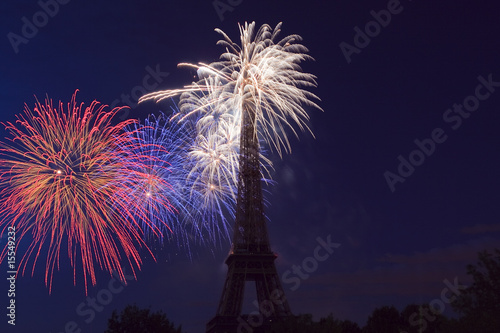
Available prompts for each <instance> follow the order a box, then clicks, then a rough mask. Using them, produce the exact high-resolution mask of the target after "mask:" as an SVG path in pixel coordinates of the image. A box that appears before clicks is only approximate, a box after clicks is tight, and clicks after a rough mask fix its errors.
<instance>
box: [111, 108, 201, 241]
mask: <svg viewBox="0 0 500 333" xmlns="http://www.w3.org/2000/svg"><path fill="white" fill-rule="evenodd" d="M126 131H127V133H128V135H129V136H130V138H131V140H132V141H139V142H140V144H137V145H133V146H131V147H122V148H123V150H124V151H126V152H127V154H126V155H125V157H124V162H125V163H127V164H130V165H131V167H130V169H134V168H136V169H137V168H139V169H137V170H136V171H138V172H139V173H140V174H142V175H144V177H142V178H138V177H134V178H131V177H130V176H129V174H128V171H127V172H123V173H122V174H121V176H120V177H119V178H117V181H119V182H120V183H124V184H127V186H125V188H126V189H127V191H129V192H128V197H127V194H126V193H124V195H123V196H122V199H123V204H124V205H130V206H131V210H132V213H133V214H134V215H137V213H138V214H139V215H138V217H139V218H140V219H141V220H144V217H143V216H141V214H143V212H147V214H148V216H147V218H146V220H147V221H148V223H147V224H146V225H145V226H144V227H145V228H144V232H145V234H146V236H148V235H150V236H151V235H152V236H154V237H158V236H159V238H160V240H161V241H163V240H164V237H165V238H167V239H168V240H172V239H173V238H175V239H176V240H177V242H178V243H179V245H181V243H182V245H188V244H187V243H188V242H187V239H188V238H189V237H190V236H193V235H192V233H194V234H195V236H196V235H199V233H200V232H199V230H197V225H196V224H195V223H193V222H192V219H191V215H190V214H191V212H193V211H194V210H195V208H194V207H193V203H192V202H191V201H190V200H188V196H187V194H186V192H187V191H186V184H187V177H188V172H189V170H188V168H186V166H185V165H186V163H187V160H188V149H189V148H190V146H191V142H192V130H191V128H190V124H189V123H187V122H186V123H183V124H178V123H176V122H171V121H170V119H169V118H168V117H166V116H165V115H164V114H163V113H160V115H159V116H158V117H156V116H154V115H150V116H149V117H148V118H146V119H145V120H144V124H133V125H129V126H128V127H127V128H126ZM145 156H146V157H147V158H148V160H147V163H143V162H141V160H142V159H144V157H145ZM137 162H139V163H137ZM119 196H121V193H120V195H119ZM119 201H122V200H121V199H119Z"/></svg>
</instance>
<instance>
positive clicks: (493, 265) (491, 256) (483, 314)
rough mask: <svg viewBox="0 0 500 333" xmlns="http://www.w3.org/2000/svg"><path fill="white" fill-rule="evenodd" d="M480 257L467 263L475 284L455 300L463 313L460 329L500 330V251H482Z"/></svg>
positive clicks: (453, 302)
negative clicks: (475, 263) (476, 261)
mask: <svg viewBox="0 0 500 333" xmlns="http://www.w3.org/2000/svg"><path fill="white" fill-rule="evenodd" d="M478 260H479V261H478V263H477V266H474V265H467V274H468V275H471V276H472V279H473V283H472V285H471V286H469V287H467V288H465V290H463V291H462V292H461V293H460V295H458V296H457V298H456V299H454V300H453V301H452V303H451V305H452V307H453V309H454V310H455V311H456V312H458V313H459V314H460V318H459V320H458V326H457V332H458V331H460V332H462V331H463V332H482V333H490V332H491V333H496V332H500V316H499V314H500V250H499V249H495V250H494V251H493V253H489V252H488V251H483V252H480V253H479V254H478Z"/></svg>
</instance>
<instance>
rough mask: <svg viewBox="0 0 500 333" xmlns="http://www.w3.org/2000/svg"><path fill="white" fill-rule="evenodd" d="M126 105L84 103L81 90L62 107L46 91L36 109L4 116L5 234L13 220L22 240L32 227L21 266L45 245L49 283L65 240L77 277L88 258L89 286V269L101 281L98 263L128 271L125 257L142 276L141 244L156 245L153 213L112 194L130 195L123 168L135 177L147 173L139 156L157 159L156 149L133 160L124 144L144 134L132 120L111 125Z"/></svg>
mask: <svg viewBox="0 0 500 333" xmlns="http://www.w3.org/2000/svg"><path fill="white" fill-rule="evenodd" d="M119 111H120V108H115V109H112V110H110V111H106V110H105V106H104V105H100V104H99V103H98V102H96V101H94V102H92V103H91V105H90V106H88V107H86V108H84V106H83V103H82V104H77V102H76V92H75V94H74V95H73V97H72V99H71V101H70V102H69V103H68V104H67V109H65V108H64V105H63V103H62V102H59V104H58V105H57V108H56V107H55V106H54V105H53V102H52V101H51V100H49V99H48V98H47V99H46V100H45V104H42V103H40V102H38V101H37V103H36V104H35V107H34V110H33V111H31V110H30V109H29V107H28V106H27V105H26V106H25V110H24V114H20V115H18V116H17V121H16V122H15V123H10V122H7V123H6V124H4V126H5V127H6V130H7V131H8V132H9V133H10V138H8V139H7V140H8V141H10V142H8V143H5V142H0V189H1V191H0V195H1V199H0V216H1V220H0V226H1V227H2V234H3V233H4V232H5V230H6V229H7V227H8V226H11V225H15V226H16V230H19V234H18V235H19V236H18V240H19V241H22V240H23V238H25V237H26V236H27V235H29V234H31V237H32V242H31V244H30V245H29V246H28V250H27V252H26V253H25V254H24V256H23V257H22V260H21V262H20V265H19V268H20V272H21V273H22V274H24V273H25V270H26V268H27V265H28V263H29V262H30V261H31V259H33V267H32V274H33V273H34V270H35V266H36V264H37V261H38V259H39V258H40V256H41V255H42V253H45V252H46V263H45V283H46V285H47V286H48V287H49V290H50V291H51V290H52V278H53V274H54V269H55V268H56V267H57V269H58V270H59V260H60V252H61V250H62V247H63V246H64V245H65V244H66V243H67V251H68V256H69V258H70V262H71V265H72V267H73V273H74V283H75V284H76V266H77V261H78V260H81V267H82V270H83V276H84V283H85V291H87V284H88V276H90V281H91V282H92V284H93V285H95V283H96V277H95V269H96V265H98V266H99V267H100V268H101V269H104V270H107V271H108V272H109V273H110V274H111V273H112V271H114V270H115V271H117V272H118V274H119V276H120V277H121V278H122V279H124V274H123V270H122V263H121V261H122V258H123V257H125V258H126V260H127V261H128V264H129V265H130V267H131V268H132V270H133V271H134V276H135V268H134V267H137V268H140V265H141V263H142V260H141V256H140V254H139V251H138V247H142V246H144V247H145V248H146V249H147V250H148V251H149V249H148V248H147V246H146V244H145V243H144V240H143V238H142V236H143V231H142V229H141V228H142V227H143V222H144V221H145V223H146V224H148V219H147V214H146V213H145V212H143V213H140V214H138V213H137V212H138V211H139V208H140V207H139V206H137V207H135V209H136V213H135V214H132V213H130V210H129V209H130V204H128V203H125V201H124V200H114V201H112V200H110V199H111V198H116V197H117V196H120V195H122V194H123V197H122V199H123V198H124V197H125V193H127V192H129V191H130V190H131V189H130V188H127V185H128V184H130V183H127V184H120V183H119V182H117V181H116V179H117V177H118V176H120V175H121V174H122V173H124V172H126V173H128V175H129V177H130V178H131V179H135V178H139V179H141V178H143V177H144V170H141V168H140V167H138V166H137V164H141V165H142V164H143V165H146V166H147V165H149V164H148V163H149V162H150V161H151V157H150V156H142V158H141V159H140V160H138V161H136V162H135V164H133V165H132V164H131V163H129V162H126V159H124V158H123V157H124V155H125V154H126V153H127V151H124V150H123V147H131V146H134V145H136V144H137V142H136V141H133V140H131V139H130V136H129V135H126V134H125V133H124V132H123V129H124V127H126V126H131V125H132V124H133V123H134V121H133V120H128V121H124V122H121V123H119V124H118V125H115V126H113V125H111V119H112V118H113V116H115V115H116V113H117V112H119ZM124 161H125V162H124ZM127 197H128V198H130V196H129V195H128V196H127ZM137 216H139V217H142V218H144V221H142V222H141V221H139V220H138V217H137ZM18 244H19V242H18ZM6 249H7V247H5V248H4V250H3V252H2V254H1V256H0V259H3V258H5V255H6V253H7V251H6ZM149 252H150V251H149ZM150 253H151V252H150ZM79 258H80V259H79Z"/></svg>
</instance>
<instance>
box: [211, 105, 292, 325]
mask: <svg viewBox="0 0 500 333" xmlns="http://www.w3.org/2000/svg"><path fill="white" fill-rule="evenodd" d="M238 177H239V179H238V197H237V203H236V221H235V225H234V234H233V244H232V247H231V252H230V254H229V256H228V258H227V259H226V265H227V266H228V272H227V276H226V281H225V284H224V289H223V291H222V297H221V299H220V302H219V307H218V309H217V313H216V316H215V317H214V318H213V319H212V320H211V321H210V322H209V323H208V324H207V333H234V332H238V331H241V332H247V331H248V332H250V330H249V329H251V332H254V333H257V332H266V329H267V328H268V327H269V325H270V323H271V322H272V321H275V320H280V319H283V318H285V317H287V316H290V315H291V311H290V307H289V305H288V302H287V300H286V298H285V293H284V291H283V288H282V286H281V281H280V279H279V276H278V273H277V271H276V266H275V265H274V260H275V259H276V255H275V254H274V253H273V252H272V251H271V245H270V243H269V236H268V233H267V226H266V219H265V216H264V209H263V200H262V184H261V179H262V174H261V170H260V160H259V141H258V138H257V130H256V116H255V105H252V104H251V103H246V104H245V105H244V107H243V121H242V128H241V137H240V167H239V176H238ZM247 281H255V287H256V291H257V301H258V305H259V308H260V314H259V316H258V318H252V316H249V315H244V314H242V313H241V312H242V306H243V297H244V295H243V294H244V289H245V283H246V282H247ZM245 327H246V328H245Z"/></svg>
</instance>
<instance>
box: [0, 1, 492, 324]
mask: <svg viewBox="0 0 500 333" xmlns="http://www.w3.org/2000/svg"><path fill="white" fill-rule="evenodd" d="M48 2H49V3H53V2H54V1H51V0H48ZM41 3H44V0H42V1H41ZM61 3H64V4H61ZM219 3H222V4H226V6H228V7H226V8H228V10H226V11H225V12H223V13H218V12H217V10H216V8H215V7H214V4H213V3H212V1H209V0H207V1H127V0H122V1H115V0H110V1H82V0H71V1H68V0H65V1H63V0H60V3H59V5H58V7H59V8H58V9H57V10H55V9H54V7H50V8H49V9H48V10H52V11H53V13H52V16H53V17H49V16H46V15H45V16H44V15H43V14H39V13H38V12H40V11H42V10H43V9H42V7H43V6H42V5H41V4H40V3H38V2H37V1H27V0H25V1H18V0H16V1H14V0H12V1H3V3H2V9H1V14H0V17H1V19H0V33H1V35H2V36H3V37H2V39H1V42H0V55H1V61H0V68H1V75H0V87H1V89H0V112H1V115H0V120H1V121H3V122H5V121H13V120H15V114H18V113H20V112H22V110H23V107H24V103H27V104H28V106H30V107H33V105H34V103H35V98H34V96H35V95H36V96H37V97H38V98H39V99H40V100H42V99H44V98H45V95H48V96H49V97H50V98H52V99H54V100H57V101H58V100H62V101H63V102H68V101H69V100H70V98H71V95H72V94H73V92H74V91H75V90H76V89H79V90H80V92H79V93H78V96H77V100H78V101H83V102H85V103H86V105H88V104H90V102H92V101H93V100H94V99H95V100H98V101H100V102H102V103H105V104H108V105H125V103H127V102H126V101H125V98H122V95H123V96H125V95H132V97H131V103H133V102H134V97H133V96H136V97H137V96H138V95H141V94H142V93H141V90H143V89H144V87H145V86H150V87H152V86H154V88H153V90H147V91H148V92H149V91H154V90H158V89H169V88H176V87H181V86H183V85H184V84H188V83H191V81H192V80H193V75H194V74H195V73H194V72H193V71H192V70H189V69H186V68H178V67H177V64H178V63H180V62H192V63H197V62H205V63H210V62H212V61H215V60H217V59H218V56H219V55H220V54H221V53H222V52H223V51H224V50H223V49H222V48H221V47H219V46H217V45H216V42H217V40H219V35H218V34H217V33H216V32H215V31H214V29H215V28H221V29H222V30H223V31H224V32H226V33H227V34H228V35H229V36H230V37H231V38H232V39H233V40H239V37H238V26H237V24H238V23H244V22H245V21H256V23H257V25H259V26H260V25H261V24H264V23H268V24H270V25H271V26H272V27H274V26H275V25H276V24H277V23H279V22H283V28H282V35H281V36H282V37H285V36H287V35H290V34H298V35H300V36H302V37H303V44H304V45H305V46H307V47H308V49H309V50H310V55H311V56H313V57H314V58H315V61H310V62H306V63H304V64H303V69H304V70H305V71H307V72H311V73H313V74H315V75H316V76H317V77H318V79H317V81H318V88H317V89H314V90H313V92H314V93H315V94H316V95H318V96H319V97H320V98H321V102H320V106H321V107H322V108H323V110H324V112H321V111H318V110H312V109H311V110H310V116H311V121H310V127H311V128H312V130H313V132H314V135H315V138H313V137H312V135H311V134H309V133H301V134H300V135H299V138H298V139H295V138H293V139H292V140H291V141H292V142H291V143H292V154H288V155H284V156H283V159H280V158H279V156H277V155H271V156H270V158H271V159H272V161H273V163H274V171H273V173H272V177H273V179H274V180H275V181H276V184H275V185H273V186H271V187H267V188H266V191H267V192H266V194H265V197H266V200H267V201H268V202H269V203H268V206H267V208H266V213H267V216H268V217H269V220H270V221H269V224H268V227H269V233H270V238H271V244H272V248H273V250H274V251H275V252H276V253H277V254H278V259H277V260H276V266H277V269H278V272H279V275H280V276H282V282H283V288H284V290H285V293H286V296H287V298H288V299H289V303H290V306H291V308H292V311H293V312H294V313H295V314H300V313H312V314H313V315H314V318H315V319H319V318H320V317H321V316H326V315H328V314H329V313H332V314H333V316H334V317H336V318H339V319H350V320H353V321H356V322H357V323H358V324H360V326H362V325H364V324H365V322H366V319H367V318H368V316H369V314H370V313H371V312H372V311H373V310H374V309H375V308H376V307H379V306H383V305H394V306H395V307H397V308H398V309H399V310H402V308H404V306H406V305H407V304H410V303H423V302H430V301H432V300H434V299H440V297H441V292H442V290H443V289H444V288H445V287H446V283H445V282H443V281H444V280H448V281H451V282H452V283H453V281H454V279H455V278H456V277H457V278H458V279H460V280H461V281H463V283H464V284H466V283H467V282H470V280H469V279H468V277H467V275H466V267H465V266H466V265H467V264H470V263H475V262H476V259H477V252H479V251H482V250H485V249H492V248H494V247H497V248H498V247H500V209H499V208H498V207H499V202H500V191H499V190H498V189H499V187H500V175H499V172H498V170H500V158H499V157H498V156H499V154H498V148H497V147H498V146H499V143H500V140H499V139H500V136H499V135H498V129H499V125H500V70H499V66H498V61H499V59H500V39H499V38H498V34H499V33H500V20H499V19H500V16H499V10H498V4H497V3H496V2H494V1H471V0H468V1H460V2H457V1H450V0H446V1H439V2H438V1H429V0H413V1H411V0H402V1H401V2H399V1H394V0H391V1H387V0H382V1H379V0H377V1H345V0H342V1H325V0H310V1H249V0H245V1H236V0H235V1H227V0H220V1H219ZM229 3H232V5H229ZM221 6H223V5H221ZM229 9H230V10H229ZM388 9H389V13H391V12H392V14H391V16H390V19H389V18H388V16H387V15H386V16H384V15H382V14H377V13H380V11H381V10H386V11H387V10H388ZM372 11H373V12H372ZM34 16H35V20H38V21H37V22H38V23H39V25H40V27H39V28H38V31H37V32H36V33H35V32H33V31H29V29H28V30H27V29H26V28H25V29H24V30H25V31H24V33H25V34H28V35H29V38H26V39H23V42H18V43H17V44H16V42H14V43H12V42H11V40H10V39H12V38H13V37H12V36H13V34H15V35H17V36H18V37H19V38H24V37H22V35H23V25H25V24H26V22H33V19H34ZM375 16H377V17H378V18H379V20H381V21H382V25H384V26H381V25H380V24H378V23H374V22H376V21H375ZM44 17H49V18H48V20H47V22H44V20H43V19H44ZM371 21H373V22H372V23H370V22H371ZM40 22H41V23H40ZM365 28H368V34H369V35H371V37H370V36H368V35H365ZM359 31H361V34H362V35H360V33H359ZM11 33H12V34H11ZM9 34H10V35H9ZM363 35H364V36H365V38H363ZM9 36H10V39H9ZM366 36H367V37H366ZM16 38H17V37H16ZM18 40H20V39H18ZM13 44H14V45H13ZM151 72H153V73H155V72H156V74H155V75H151ZM167 73H168V74H167ZM147 75H151V77H150V79H147V82H146V83H147V84H146V85H145V84H144V80H145V77H146V76H147ZM151 78H154V79H151ZM169 105H170V104H169V103H168V102H166V103H160V104H155V103H154V102H147V103H145V104H141V105H140V106H138V107H135V105H134V107H133V108H132V109H131V110H130V112H129V113H128V114H127V115H125V114H122V116H123V117H124V118H125V117H128V118H141V119H144V117H145V116H147V115H148V114H149V113H158V112H159V111H160V110H161V111H165V112H169ZM0 135H1V137H2V138H3V137H4V136H5V131H4V129H3V126H2V129H1V130H0ZM410 161H412V162H413V163H414V164H415V165H416V166H412V165H410V163H411V162H410ZM318 238H320V239H321V240H323V241H325V242H328V240H329V241H330V242H333V243H338V244H340V246H339V247H338V248H335V249H334V251H333V253H331V254H330V255H329V256H328V258H327V259H325V260H324V261H321V262H318V261H315V260H313V259H311V257H314V253H315V249H316V248H317V246H318V245H319V244H320V242H321V241H318ZM5 242H6V237H5V236H4V237H3V238H2V240H1V241H0V246H2V247H3V246H4V245H5ZM151 247H152V251H153V252H154V254H155V255H156V259H157V261H156V262H155V261H154V260H153V259H152V258H151V256H148V255H147V253H145V252H144V255H143V258H144V265H143V267H142V270H141V271H139V272H138V273H137V280H130V281H128V285H127V286H125V287H123V288H122V287H120V285H119V284H114V283H113V281H112V282H111V284H110V280H111V279H112V278H111V277H110V276H109V273H107V272H98V276H97V278H98V282H97V285H96V286H94V287H91V288H89V297H96V295H101V297H103V296H102V295H104V294H106V292H105V291H104V292H103V290H114V291H115V293H114V294H112V295H113V296H112V299H111V300H109V302H108V304H105V305H103V306H101V305H99V304H98V305H97V306H96V308H97V309H99V311H97V310H96V311H93V310H92V311H91V310H89V309H91V306H90V305H88V303H87V302H88V299H87V296H85V291H84V286H83V284H82V279H81V277H77V285H76V286H74V285H73V272H72V268H71V266H70V264H69V261H68V260H67V256H66V252H64V251H63V253H62V255H61V257H62V260H61V267H60V271H59V272H56V273H55V275H54V287H53V290H52V293H51V294H50V295H49V291H48V288H47V287H46V286H45V282H44V266H43V261H41V262H40V265H39V266H37V267H36V270H35V273H34V276H33V277H31V273H30V272H28V273H26V274H25V275H24V276H22V277H19V278H18V280H17V282H16V298H15V300H16V326H15V328H13V327H12V326H10V325H8V324H7V317H6V313H7V310H6V307H7V305H8V301H9V298H8V297H7V291H8V284H7V282H6V279H5V278H2V282H1V283H0V308H1V309H3V310H2V311H3V313H2V314H1V316H0V318H1V320H0V321H1V322H0V331H1V332H11V331H12V332H52V333H56V332H57V333H59V332H65V327H66V325H67V323H69V322H74V323H75V324H74V325H77V326H78V328H79V329H81V332H103V331H104V330H105V329H106V325H107V319H108V318H109V317H110V315H111V312H112V311H113V310H114V309H118V310H122V309H123V308H124V307H125V306H126V305H128V304H133V303H136V304H137V305H138V306H140V307H151V309H152V310H155V311H156V310H162V311H163V312H165V313H166V314H167V317H168V318H169V319H170V320H172V321H173V322H174V323H175V324H177V325H178V324H182V326H183V328H184V330H185V331H186V332H188V333H195V332H204V330H205V324H206V322H208V321H209V320H210V319H211V318H212V317H213V316H214V314H215V311H216V308H217V305H218V302H219V297H220V295H221V292H222V286H223V283H224V279H225V274H226V266H225V265H224V263H223V262H224V259H225V258H226V256H227V254H228V251H229V247H230V241H229V240H226V241H224V242H223V243H221V244H219V245H216V246H212V247H209V246H197V247H194V248H193V249H192V252H191V257H190V255H189V254H188V253H187V251H186V250H185V248H179V247H177V246H171V245H169V246H165V247H163V248H162V247H159V246H157V245H156V244H151ZM21 250H22V248H21V249H20V250H19V251H21ZM321 253H322V254H323V253H326V252H321ZM20 255H21V254H18V256H20ZM314 263H317V265H316V264H314ZM303 264H304V265H305V269H306V270H309V271H310V273H305V271H304V270H302V272H303V273H300V274H302V275H301V276H300V275H299V274H296V273H294V272H293V270H294V268H293V267H294V265H297V266H302V265H303ZM316 266H317V267H316ZM7 270H8V269H7V265H6V263H5V262H3V263H2V264H1V265H0V271H1V273H0V276H4V277H6V276H7ZM127 272H128V273H130V270H128V271H127ZM305 274H307V275H305ZM99 293H100V294H99ZM107 294H110V293H109V292H107ZM107 294H106V295H107ZM252 297H254V296H252V295H250V296H249V297H248V298H247V299H246V301H245V309H244V310H245V311H246V312H250V311H254V310H255V308H254V307H253V306H252V305H251V303H252V301H253V299H252ZM78 308H80V310H81V311H80V314H78V313H77V309H78ZM82 311H83V313H84V315H81V313H82ZM445 314H447V315H450V314H451V312H450V306H449V305H446V309H445ZM72 325H73V324H69V326H70V327H71V326H72ZM68 332H71V330H69V331H68ZM75 332H78V331H77V330H75Z"/></svg>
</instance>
